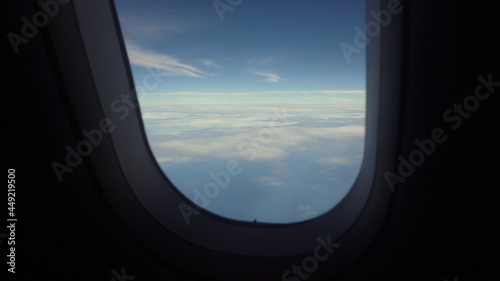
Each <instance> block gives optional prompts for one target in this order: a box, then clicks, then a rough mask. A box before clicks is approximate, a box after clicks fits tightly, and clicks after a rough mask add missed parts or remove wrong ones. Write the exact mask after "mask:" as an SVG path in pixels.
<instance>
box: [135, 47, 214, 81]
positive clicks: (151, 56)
mask: <svg viewBox="0 0 500 281" xmlns="http://www.w3.org/2000/svg"><path fill="white" fill-rule="evenodd" d="M125 43H126V47H127V54H128V58H129V60H130V63H131V64H133V65H137V66H142V67H151V68H155V69H157V70H160V71H161V73H160V75H164V76H186V77H206V76H213V75H212V74H209V73H206V72H203V71H201V70H199V69H198V68H196V67H195V66H192V65H188V64H184V63H181V62H179V60H178V59H176V58H174V57H172V56H169V55H165V54H161V53H158V52H155V51H151V50H146V49H143V48H141V47H139V46H136V45H135V44H132V43H130V42H125Z"/></svg>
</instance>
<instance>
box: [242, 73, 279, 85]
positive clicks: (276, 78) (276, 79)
mask: <svg viewBox="0 0 500 281" xmlns="http://www.w3.org/2000/svg"><path fill="white" fill-rule="evenodd" d="M248 71H250V73H252V74H255V75H260V76H264V77H266V78H267V79H266V80H265V81H266V82H272V83H277V82H279V81H280V80H281V78H280V77H279V76H278V75H277V74H274V73H270V72H262V71H257V70H248Z"/></svg>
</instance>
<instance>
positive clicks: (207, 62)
mask: <svg viewBox="0 0 500 281" xmlns="http://www.w3.org/2000/svg"><path fill="white" fill-rule="evenodd" d="M200 62H201V64H203V65H205V66H210V67H215V68H221V66H220V65H218V64H217V63H215V61H214V60H210V59H201V60H200Z"/></svg>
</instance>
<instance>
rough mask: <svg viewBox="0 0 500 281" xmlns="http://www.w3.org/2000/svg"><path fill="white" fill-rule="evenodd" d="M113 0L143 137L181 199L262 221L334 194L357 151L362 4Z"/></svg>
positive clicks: (296, 215) (312, 209) (345, 183)
mask: <svg viewBox="0 0 500 281" xmlns="http://www.w3.org/2000/svg"><path fill="white" fill-rule="evenodd" d="M115 5H116V8H117V12H118V17H119V21H120V26H121V29H122V33H123V36H124V39H125V45H126V49H127V54H128V58H129V62H130V66H131V69H132V74H133V79H134V83H135V86H136V91H137V94H138V96H139V97H140V98H139V102H140V110H141V113H142V118H143V122H144V125H145V129H146V135H147V137H148V140H149V145H150V147H151V150H152V151H153V154H154V156H155V158H156V160H157V162H158V164H159V166H160V167H161V168H162V170H163V172H164V173H165V175H166V176H167V177H168V179H169V180H170V181H171V182H172V183H173V184H174V185H175V187H176V188H177V189H178V190H179V191H180V192H181V193H182V194H184V195H185V197H187V198H189V199H190V200H192V201H193V202H194V203H196V204H197V205H199V206H200V207H201V208H204V209H206V210H207V211H210V212H212V213H214V214H217V215H219V216H222V217H226V218H229V219H234V220H239V221H249V222H253V221H257V222H266V223H294V222H300V221H305V220H309V219H312V218H315V217H317V216H320V215H322V214H324V213H326V212H328V211H329V210H330V209H332V208H333V207H335V206H336V205H337V204H338V203H339V202H340V201H341V200H342V199H343V198H344V197H345V195H346V194H347V193H348V191H349V190H350V189H351V187H352V185H353V183H354V181H355V180H356V178H357V175H358V173H359V170H360V167H361V162H362V160H363V159H362V158H363V151H364V134H365V111H366V109H365V108H366V104H365V103H366V101H365V100H366V95H365V93H366V91H365V90H366V89H365V87H366V85H365V84H366V83H365V76H366V75H365V72H366V69H365V68H366V63H365V47H366V43H367V42H366V35H364V37H363V34H361V33H362V32H363V31H361V30H364V26H365V1H361V0H356V1H337V0H335V1H297V0H287V1H243V0H216V1H182V0H178V1H159V0H148V1H132V0H115ZM360 38H364V39H365V42H364V43H365V44H362V42H361V43H360V41H362V40H361V39H360ZM115 110H116V111H117V112H120V110H121V108H120V107H119V106H118V107H116V108H115ZM125 113H126V112H125V111H124V112H123V114H124V115H125Z"/></svg>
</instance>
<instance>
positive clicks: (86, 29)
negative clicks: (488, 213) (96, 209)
mask: <svg viewBox="0 0 500 281" xmlns="http://www.w3.org/2000/svg"><path fill="white" fill-rule="evenodd" d="M386 2H387V1H383V0H368V1H367V9H366V11H367V13H366V14H367V15H368V11H371V10H374V9H375V10H376V9H380V8H381V7H386V4H385V3H386ZM70 4H71V6H72V9H73V13H74V15H73V16H71V15H61V16H58V17H56V18H54V22H53V23H52V25H50V26H49V33H50V38H51V44H52V47H53V50H54V54H55V55H54V56H55V59H56V60H57V65H58V68H59V75H60V77H61V81H62V87H64V89H65V91H64V92H65V95H67V97H68V100H69V104H70V106H71V107H72V109H73V112H74V116H75V118H76V120H77V124H78V125H77V126H78V131H81V130H82V129H92V128H98V125H97V124H99V122H100V121H101V120H103V119H104V118H109V119H110V120H112V121H113V125H114V126H115V129H114V131H113V132H112V133H111V134H108V135H105V136H104V139H103V142H102V143H101V144H100V145H99V146H97V147H95V148H94V151H93V152H92V153H91V154H90V155H89V156H87V157H86V159H85V160H86V165H87V167H88V170H89V171H90V172H91V176H92V178H93V179H94V183H95V184H96V186H97V187H98V192H99V193H100V194H101V195H103V197H104V199H105V202H106V203H105V204H107V205H108V206H109V208H110V210H111V211H112V212H113V213H114V215H115V217H116V219H117V221H119V222H120V223H121V224H122V225H123V226H125V229H126V231H127V232H129V233H130V234H131V235H132V236H133V237H135V238H136V239H138V240H140V242H139V243H141V244H142V245H143V246H145V247H146V248H147V249H148V251H150V252H152V253H154V255H155V256H157V257H160V258H161V259H162V260H165V261H168V262H170V263H174V264H177V266H178V267H181V268H184V269H185V270H189V269H186V268H191V267H195V265H196V264H197V262H194V263H195V265H192V264H191V265H187V263H188V262H187V261H196V260H197V259H202V260H205V259H204V258H197V257H195V256H196V255H193V253H206V254H207V256H211V257H214V256H217V257H219V258H221V255H222V254H224V255H226V254H227V256H226V257H225V258H223V259H222V260H224V261H226V262H227V263H229V264H235V263H237V262H238V261H241V260H242V259H245V258H243V257H259V258H261V259H262V260H263V261H266V260H267V261H270V259H272V258H276V257H291V256H300V255H305V254H307V253H310V252H311V251H312V250H313V249H314V248H315V247H316V246H317V245H318V244H317V243H318V242H317V238H318V237H322V238H326V237H328V236H331V237H332V238H333V239H334V240H336V241H343V242H342V243H348V244H349V243H353V244H354V243H358V246H355V247H354V248H352V247H351V248H348V249H345V250H344V249H340V250H339V251H337V252H338V253H337V252H336V253H334V254H335V255H339V256H340V255H342V260H343V262H340V263H341V264H344V263H345V262H347V261H348V260H351V261H352V260H353V259H354V258H355V257H356V256H358V255H359V254H360V253H361V252H362V250H364V248H365V247H366V246H367V245H368V244H369V242H370V241H372V239H373V237H374V236H375V235H376V233H377V231H378V229H380V225H381V222H382V220H383V218H384V217H385V214H387V211H388V209H389V202H390V199H391V197H392V195H393V194H392V192H390V190H389V188H388V187H387V186H386V183H385V180H384V178H383V175H382V174H383V172H384V171H385V170H390V169H392V167H393V166H394V162H395V159H396V155H397V154H396V153H397V149H398V146H397V132H398V124H399V100H400V95H401V94H400V92H401V88H402V79H401V78H400V77H401V75H402V74H401V73H400V72H398V70H399V69H400V68H401V66H402V63H401V54H402V42H403V35H402V34H403V33H402V30H403V24H402V22H403V15H401V18H396V17H394V19H393V23H392V24H391V25H390V26H388V27H387V28H385V29H384V30H383V31H382V34H380V36H378V37H376V38H373V39H372V41H371V43H370V45H369V46H368V48H367V67H366V69H367V100H366V119H365V120H366V127H365V149H364V155H363V162H362V165H361V169H360V172H359V175H358V178H357V179H356V181H355V183H354V185H353V187H352V188H351V190H350V191H349V192H348V194H347V195H346V196H345V198H344V199H343V200H342V201H341V202H340V203H339V204H337V205H336V206H335V207H334V208H333V209H331V210H330V211H329V212H327V213H325V214H323V215H321V216H318V217H316V218H313V219H311V220H308V221H304V222H299V223H290V224H269V223H253V222H241V221H234V220H231V219H227V218H224V217H221V216H218V215H215V214H213V213H210V212H208V211H206V210H203V209H200V210H199V211H200V213H199V214H198V215H193V216H191V223H190V224H186V223H185V221H184V218H183V217H182V216H181V214H180V211H179V209H178V206H179V204H181V203H182V204H186V205H188V206H191V207H194V204H193V203H192V202H191V200H189V199H188V198H186V197H185V196H184V195H183V194H181V193H180V192H179V191H178V190H177V188H175V186H173V185H172V184H171V183H170V182H169V181H168V178H167V177H166V175H165V174H164V173H163V171H162V170H161V168H160V167H159V165H158V164H157V162H156V160H155V158H154V156H153V153H152V152H151V149H150V147H149V143H148V140H147V137H146V134H145V130H144V125H143V123H142V116H141V112H140V108H139V107H136V108H134V109H131V110H130V114H129V116H128V117H127V118H125V119H124V120H120V119H117V118H116V117H117V116H116V113H115V112H113V110H112V109H111V106H110V105H111V104H112V103H113V101H115V100H117V99H121V95H122V94H130V95H132V96H133V98H134V99H135V100H137V98H138V97H137V94H136V93H135V91H133V90H132V91H131V90H130V89H133V80H132V74H131V70H130V65H129V62H128V59H127V55H126V50H125V46H124V42H123V38H122V35H121V31H120V28H119V23H118V18H117V15H116V11H115V8H114V3H113V1H111V0H109V1H85V0H74V1H72V2H71V3H70ZM96 11H99V12H96ZM394 22H396V24H394ZM70 23H71V24H70ZM75 33H77V34H79V37H78V36H75V35H74V34H75ZM75 66H79V67H75ZM131 132H136V133H131ZM138 163H140V165H138ZM360 241H362V242H360ZM363 245H364V246H363ZM169 247H170V249H173V248H175V249H176V251H175V253H170V251H168V249H169ZM200 251H201V252H200ZM174 254H175V257H174ZM179 256H181V258H179ZM202 267H203V266H199V265H198V267H197V268H198V270H202V269H201V268H202ZM209 269H210V268H208V269H207V270H209ZM214 274H215V273H214Z"/></svg>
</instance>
